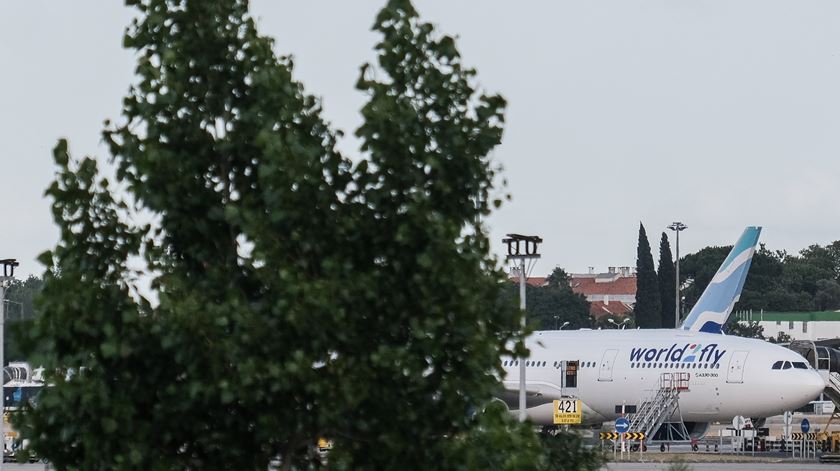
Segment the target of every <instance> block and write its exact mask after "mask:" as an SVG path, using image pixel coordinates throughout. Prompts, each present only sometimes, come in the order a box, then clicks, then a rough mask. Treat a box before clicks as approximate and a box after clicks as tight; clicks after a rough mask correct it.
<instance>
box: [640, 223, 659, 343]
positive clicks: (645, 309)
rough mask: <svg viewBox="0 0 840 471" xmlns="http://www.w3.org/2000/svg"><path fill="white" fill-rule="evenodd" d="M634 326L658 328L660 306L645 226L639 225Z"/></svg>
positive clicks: (656, 280)
mask: <svg viewBox="0 0 840 471" xmlns="http://www.w3.org/2000/svg"><path fill="white" fill-rule="evenodd" d="M633 310H634V312H635V314H636V325H637V326H639V327H641V328H643V329H655V328H657V327H660V325H661V319H660V312H661V310H662V305H661V303H660V300H659V280H658V279H657V276H656V269H655V268H654V266H653V256H652V255H651V253H650V243H649V242H648V238H647V233H646V232H645V226H644V225H642V223H639V245H638V249H637V253H636V306H635V308H634V309H633Z"/></svg>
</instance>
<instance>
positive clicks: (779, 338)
mask: <svg viewBox="0 0 840 471" xmlns="http://www.w3.org/2000/svg"><path fill="white" fill-rule="evenodd" d="M791 340H793V339H792V338H791V337H790V335H788V334H787V333H786V332H779V333H777V334H776V336H775V337H768V338H767V341H768V342H770V343H790V341H791Z"/></svg>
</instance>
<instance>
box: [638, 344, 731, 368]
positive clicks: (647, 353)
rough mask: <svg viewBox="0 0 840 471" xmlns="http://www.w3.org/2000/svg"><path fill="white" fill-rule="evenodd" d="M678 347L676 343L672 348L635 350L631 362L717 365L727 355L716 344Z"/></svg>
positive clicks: (642, 348) (640, 348)
mask: <svg viewBox="0 0 840 471" xmlns="http://www.w3.org/2000/svg"><path fill="white" fill-rule="evenodd" d="M677 345H678V344H676V343H675V344H673V345H671V347H670V348H668V347H664V348H648V347H639V348H633V349H632V350H631V351H630V361H631V362H641V361H648V362H657V361H665V362H682V363H711V364H712V365H715V364H717V363H718V362H720V359H721V358H723V355H724V354H725V353H726V350H721V349H720V348H719V347H718V344H716V343H710V344H707V345H705V346H704V345H703V344H701V343H687V344H685V345H684V346H682V347H681V348H677Z"/></svg>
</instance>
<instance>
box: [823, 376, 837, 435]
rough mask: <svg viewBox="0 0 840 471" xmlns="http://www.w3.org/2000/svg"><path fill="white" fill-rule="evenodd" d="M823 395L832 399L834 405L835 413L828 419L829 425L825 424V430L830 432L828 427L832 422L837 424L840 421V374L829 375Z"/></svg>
mask: <svg viewBox="0 0 840 471" xmlns="http://www.w3.org/2000/svg"><path fill="white" fill-rule="evenodd" d="M823 395H825V397H827V398H829V399H831V402H833V403H834V412H833V413H832V414H831V417H830V418H829V419H828V423H826V424H825V430H828V427H830V426H831V424H832V422H833V423H837V422H838V421H840V374H838V373H835V372H831V373H829V374H828V378H827V380H826V382H825V389H823Z"/></svg>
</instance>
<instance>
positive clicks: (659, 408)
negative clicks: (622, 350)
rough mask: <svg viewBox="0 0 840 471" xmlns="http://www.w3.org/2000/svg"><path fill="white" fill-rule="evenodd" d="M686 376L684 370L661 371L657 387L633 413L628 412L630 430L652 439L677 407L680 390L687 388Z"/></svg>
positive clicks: (687, 375)
mask: <svg viewBox="0 0 840 471" xmlns="http://www.w3.org/2000/svg"><path fill="white" fill-rule="evenodd" d="M688 378H689V373H686V372H679V373H662V374H661V375H660V377H659V383H658V386H659V388H658V389H656V390H655V392H654V393H653V394H652V395H651V397H650V398H649V399H648V400H646V401H643V402H642V405H641V407H639V409H638V410H637V411H636V412H635V413H634V414H628V416H627V418H628V419H629V420H630V431H631V432H643V433H644V434H645V437H646V439H647V440H650V439H652V438H653V434H654V433H655V432H656V431H657V430H659V427H661V426H662V424H663V423H665V422H666V421H667V420H668V419H669V418H671V416H673V415H674V412H676V411H677V409H678V408H679V399H680V391H686V390H688Z"/></svg>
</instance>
